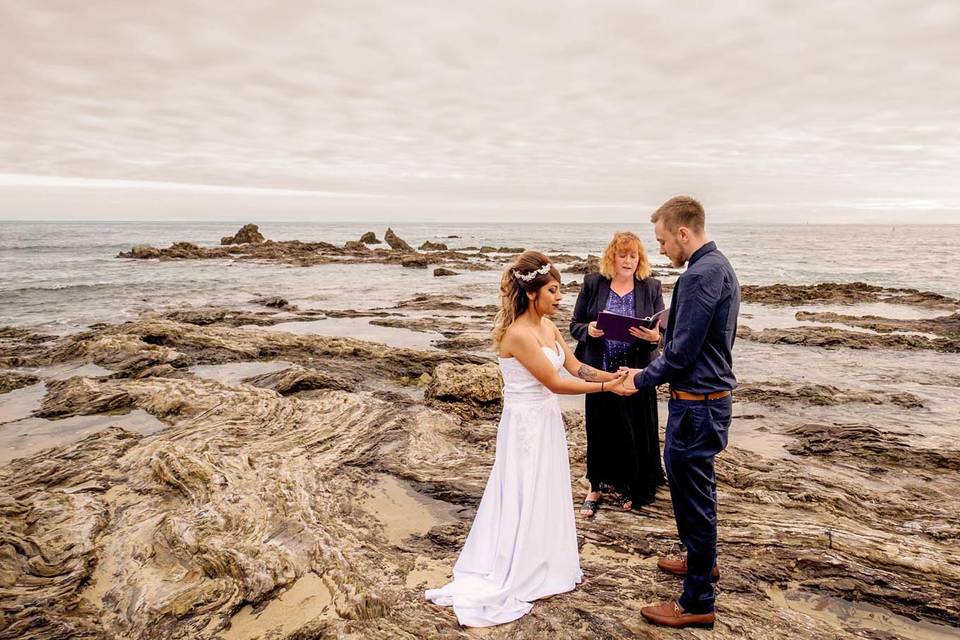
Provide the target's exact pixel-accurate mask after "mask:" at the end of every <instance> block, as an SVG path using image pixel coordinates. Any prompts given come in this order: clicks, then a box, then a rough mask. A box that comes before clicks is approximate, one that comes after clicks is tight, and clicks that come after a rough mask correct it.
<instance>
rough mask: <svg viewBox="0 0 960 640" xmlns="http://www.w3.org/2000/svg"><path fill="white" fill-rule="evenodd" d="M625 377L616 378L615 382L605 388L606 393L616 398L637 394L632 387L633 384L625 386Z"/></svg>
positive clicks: (635, 389)
mask: <svg viewBox="0 0 960 640" xmlns="http://www.w3.org/2000/svg"><path fill="white" fill-rule="evenodd" d="M626 382H627V377H626V376H623V377H620V378H618V379H617V380H616V381H615V382H613V383H611V384H610V386H609V387H607V389H606V390H607V391H609V392H610V393H615V394H617V395H618V396H632V395H633V394H635V393H636V392H637V388H636V387H634V386H633V383H632V382H631V383H630V386H629V387H628V386H626Z"/></svg>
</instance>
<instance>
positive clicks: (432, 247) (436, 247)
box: [420, 240, 447, 251]
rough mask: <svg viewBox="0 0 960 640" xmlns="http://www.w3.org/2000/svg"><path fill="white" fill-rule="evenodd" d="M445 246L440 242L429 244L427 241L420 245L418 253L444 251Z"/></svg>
mask: <svg viewBox="0 0 960 640" xmlns="http://www.w3.org/2000/svg"><path fill="white" fill-rule="evenodd" d="M446 250H447V245H445V244H443V243H442V242H430V241H429V240H427V241H426V242H424V243H423V244H421V245H420V251H446Z"/></svg>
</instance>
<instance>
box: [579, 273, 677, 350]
mask: <svg viewBox="0 0 960 640" xmlns="http://www.w3.org/2000/svg"><path fill="white" fill-rule="evenodd" d="M609 297H610V279H609V278H605V277H603V276H602V275H600V274H599V273H591V274H588V275H587V276H586V277H585V278H584V279H583V287H581V289H580V295H578V296H577V304H576V306H574V308H573V319H572V320H571V321H570V335H572V336H573V337H574V339H575V340H576V341H577V348H576V350H575V351H574V355H576V356H577V360H579V361H580V362H582V363H583V364H587V365H590V366H591V367H594V368H595V369H599V368H601V367H602V366H603V338H591V337H590V335H589V334H588V333H587V325H588V324H590V323H591V322H593V321H594V320H596V319H597V316H598V315H600V312H601V311H603V310H604V308H605V307H606V306H607V298H609ZM633 300H634V308H635V310H636V316H637V317H638V318H646V317H648V316H652V315H653V314H655V313H656V312H657V311H660V310H661V309H663V287H662V286H661V284H660V281H659V280H657V279H656V278H649V277H648V278H645V279H643V280H637V279H636V278H634V281H633ZM657 347H658V345H656V344H654V343H652V342H647V341H646V340H637V341H636V342H635V343H634V344H633V346H632V347H630V352H629V354H628V360H631V362H630V366H631V367H634V368H637V369H642V368H644V367H646V366H647V365H648V364H650V363H651V362H652V361H653V359H654V358H656V357H657Z"/></svg>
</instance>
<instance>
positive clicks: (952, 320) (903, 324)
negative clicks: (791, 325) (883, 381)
mask: <svg viewBox="0 0 960 640" xmlns="http://www.w3.org/2000/svg"><path fill="white" fill-rule="evenodd" d="M796 318H797V320H805V321H808V322H834V323H842V324H846V325H849V326H851V327H860V328H862V329H870V330H871V331H876V332H878V333H893V332H894V331H916V332H922V333H934V334H937V335H940V336H944V337H947V338H960V313H954V314H953V315H949V316H941V317H939V318H923V319H914V320H904V319H901V318H882V317H880V316H848V315H844V314H840V313H833V312H810V311H798V312H797V313H796Z"/></svg>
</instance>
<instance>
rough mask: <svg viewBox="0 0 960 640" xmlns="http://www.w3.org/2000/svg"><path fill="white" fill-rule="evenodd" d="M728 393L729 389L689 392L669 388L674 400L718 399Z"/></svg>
mask: <svg viewBox="0 0 960 640" xmlns="http://www.w3.org/2000/svg"><path fill="white" fill-rule="evenodd" d="M728 395H730V392H729V391H714V392H713V393H690V392H689V391H679V390H677V389H670V397H671V398H673V399H674V400H700V401H702V400H719V399H720V398H726V397H727V396H728Z"/></svg>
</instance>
